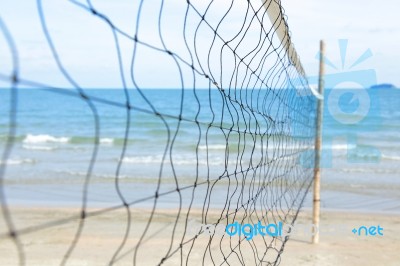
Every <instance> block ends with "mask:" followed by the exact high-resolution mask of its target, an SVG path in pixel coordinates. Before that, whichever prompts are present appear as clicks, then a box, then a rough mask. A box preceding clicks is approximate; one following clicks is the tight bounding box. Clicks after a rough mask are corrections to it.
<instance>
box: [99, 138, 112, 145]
mask: <svg viewBox="0 0 400 266" xmlns="http://www.w3.org/2000/svg"><path fill="white" fill-rule="evenodd" d="M113 143H114V139H112V138H101V139H100V144H106V145H111V144H113Z"/></svg>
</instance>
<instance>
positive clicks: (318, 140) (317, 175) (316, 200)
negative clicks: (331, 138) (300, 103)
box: [312, 40, 325, 244]
mask: <svg viewBox="0 0 400 266" xmlns="http://www.w3.org/2000/svg"><path fill="white" fill-rule="evenodd" d="M324 56H325V44H324V41H322V40H321V41H320V55H319V80H318V92H319V94H320V95H324V74H325V70H324ZM317 101H318V104H317V128H316V137H315V166H314V194H313V228H314V229H313V236H312V243H313V244H317V243H318V242H319V216H320V186H321V184H320V179H321V169H320V160H321V146H322V134H321V133H322V117H323V110H324V100H323V99H319V100H317Z"/></svg>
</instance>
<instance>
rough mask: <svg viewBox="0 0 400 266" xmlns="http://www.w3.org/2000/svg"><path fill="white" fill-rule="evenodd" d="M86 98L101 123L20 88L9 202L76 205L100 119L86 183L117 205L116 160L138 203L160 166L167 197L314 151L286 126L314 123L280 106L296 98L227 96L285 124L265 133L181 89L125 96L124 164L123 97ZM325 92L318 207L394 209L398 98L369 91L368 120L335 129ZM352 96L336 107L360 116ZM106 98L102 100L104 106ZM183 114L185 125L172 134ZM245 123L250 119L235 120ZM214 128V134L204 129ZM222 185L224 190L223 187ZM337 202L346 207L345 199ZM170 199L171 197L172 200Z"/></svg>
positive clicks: (399, 153)
mask: <svg viewBox="0 0 400 266" xmlns="http://www.w3.org/2000/svg"><path fill="white" fill-rule="evenodd" d="M85 92H86V94H87V95H88V96H89V98H91V99H94V101H93V103H94V106H95V113H97V116H96V115H94V112H93V109H91V108H90V106H89V105H88V104H87V103H86V102H85V101H84V100H82V98H80V97H77V96H76V95H65V94H59V93H55V92H52V91H46V90H19V93H18V116H17V134H16V139H15V145H14V147H13V150H12V153H11V155H10V158H9V159H8V161H7V162H2V164H5V163H6V164H7V173H6V178H5V180H6V183H8V184H9V185H8V188H7V189H8V193H9V196H10V199H11V201H13V200H14V202H15V203H21V202H26V201H30V202H38V203H40V202H42V203H45V204H49V200H48V199H54V202H74V201H79V196H78V195H79V194H80V191H81V186H80V185H79V184H81V182H82V180H83V179H84V178H85V176H86V174H87V170H88V166H89V163H90V160H91V158H92V155H93V150H94V147H95V141H96V138H95V136H96V131H95V128H96V127H95V125H96V124H95V122H96V120H95V117H98V121H97V122H98V125H99V132H98V134H99V145H98V154H97V157H96V163H95V166H94V168H93V174H92V181H93V182H94V184H95V186H97V190H96V191H94V192H93V193H94V194H93V195H92V200H93V202H96V201H97V202H114V201H117V198H116V194H115V192H110V191H108V192H107V185H106V184H107V183H109V182H113V181H114V179H115V176H116V174H117V169H118V165H119V163H120V162H122V164H121V168H120V169H119V172H118V177H119V178H120V179H121V180H123V182H125V183H126V184H125V189H127V191H132V190H135V189H136V190H138V192H135V193H136V194H137V195H136V196H132V200H135V199H138V198H140V197H141V196H145V195H147V194H146V193H147V192H148V194H149V195H151V194H152V193H154V188H155V186H156V184H157V182H158V177H159V175H160V165H161V163H162V162H164V164H165V166H164V167H163V169H162V176H163V179H162V182H163V184H164V186H163V187H162V189H161V190H163V189H164V190H165V191H168V190H170V189H173V188H174V186H175V185H174V183H175V181H174V176H177V177H178V178H179V181H180V184H181V185H185V184H186V185H188V184H192V183H193V180H194V178H196V177H197V178H198V180H199V182H205V181H207V176H210V178H218V177H219V176H221V174H223V172H224V171H225V170H228V171H230V172H232V171H233V172H234V171H235V167H238V164H237V162H238V161H239V162H241V164H240V163H239V170H237V169H236V171H240V167H243V168H247V167H248V166H249V165H252V163H253V162H255V161H257V160H260V159H261V158H262V156H263V155H264V156H265V155H266V156H267V157H269V158H274V157H277V158H278V157H282V158H283V161H285V162H286V163H277V164H276V165H272V166H271V169H272V168H273V169H275V170H276V171H278V172H279V171H284V169H285V167H287V165H290V164H295V163H298V161H297V158H292V157H290V156H288V155H287V154H289V153H290V152H291V151H296V150H298V149H307V147H310V145H312V139H309V138H304V136H307V135H310V134H312V133H310V132H311V131H310V130H312V131H313V130H314V129H312V128H307V127H302V126H300V125H299V124H297V123H293V122H291V121H289V120H287V121H286V120H285V117H287V116H289V117H296V118H299V120H301V119H303V120H304V119H314V114H312V112H311V110H310V112H309V113H310V115H309V116H308V118H303V117H301V116H300V115H296V114H294V113H292V112H294V111H291V110H290V108H288V107H285V106H284V105H283V104H279V103H280V101H278V100H276V99H283V100H282V101H283V102H284V101H285V99H289V98H291V97H292V96H293V95H292V93H295V92H293V91H288V92H285V91H284V90H281V91H278V92H274V93H272V92H270V91H267V90H265V91H261V92H259V91H255V92H247V94H246V93H244V92H243V93H242V94H240V93H236V95H233V94H232V95H231V97H232V100H234V101H237V102H245V103H246V104H247V105H248V106H251V107H253V108H254V109H257V108H258V109H260V108H261V109H262V110H264V111H265V113H268V114H270V115H271V118H272V119H274V118H275V119H277V118H278V120H281V121H285V123H282V126H279V127H278V126H276V127H271V126H270V124H271V123H268V121H265V119H264V118H262V117H261V116H260V115H258V114H253V115H250V114H249V113H244V114H241V113H236V112H235V108H234V107H235V105H236V104H238V103H235V102H233V103H232V104H231V106H226V101H224V100H223V99H224V98H223V97H222V96H221V93H220V92H219V91H211V92H209V91H208V90H197V91H196V94H194V93H193V91H191V90H185V91H184V94H183V95H182V91H181V90H165V89H164V90H144V91H143V93H144V94H145V96H146V98H147V99H148V100H149V102H150V103H151V104H149V103H148V102H146V101H145V100H144V99H143V98H142V97H140V95H139V94H138V92H137V91H131V92H130V95H129V99H130V103H131V106H133V107H134V109H133V110H132V112H131V117H130V120H129V137H128V140H127V142H126V144H127V149H126V153H125V154H124V156H123V158H122V151H123V149H122V148H123V147H124V143H125V130H126V127H127V108H126V97H125V94H124V91H122V90H86V91H85ZM258 93H259V94H258ZM275 93H276V94H275ZM330 93H332V90H327V91H326V93H325V112H324V123H323V137H324V143H323V147H324V152H323V154H324V156H325V157H324V160H323V166H324V169H323V187H324V189H325V190H326V191H327V192H326V193H325V195H326V198H325V199H324V197H323V199H322V205H323V206H325V207H327V208H350V209H359V210H364V209H368V205H371V204H373V203H376V204H378V205H377V206H378V207H377V208H378V209H380V210H388V211H400V204H399V203H398V202H399V198H400V195H399V193H398V189H400V167H398V165H399V163H400V135H399V134H398V132H399V131H400V108H399V104H398V102H399V100H398V99H400V90H397V89H391V90H369V91H368V94H369V98H370V99H371V101H370V104H369V105H370V106H369V108H368V113H367V114H366V116H365V117H364V118H363V119H361V120H360V121H359V122H358V123H356V124H347V125H346V124H343V123H340V122H338V120H337V114H335V113H334V111H332V108H330V109H329V104H330V103H329V101H328V99H329V97H330ZM9 94H10V93H9V91H8V90H0V99H1V105H0V113H1V116H0V145H1V146H3V147H4V144H5V141H6V139H7V132H8V129H9V124H8V123H9V120H8V114H9V113H8V112H9V111H8V110H9V107H10V106H9V104H10V100H9V99H10V98H9V97H10V96H9ZM351 98H352V96H351V93H350V94H349V95H347V94H344V95H343V97H341V99H340V101H339V106H340V109H341V110H343V112H344V113H346V114H347V115H349V116H357V114H354V110H355V109H357V105H359V104H360V103H359V102H357V100H355V101H353V100H352V99H351ZM96 99H102V100H101V101H96ZM274 99H275V100H274ZM104 100H105V101H108V102H107V103H104ZM307 100H308V98H307V99H306V100H304V102H302V101H300V100H299V102H300V104H299V103H296V104H297V105H296V107H297V108H300V109H301V110H302V111H303V112H304V110H305V108H311V107H312V106H311V105H310V104H309V103H308V102H307ZM181 102H182V103H183V104H181ZM229 107H230V108H229ZM135 108H136V109H135ZM223 108H224V109H223ZM137 109H140V111H138V110H137ZM222 109H223V110H224V112H221V110H222ZM154 110H156V111H157V112H159V113H161V114H163V117H164V121H163V120H162V119H160V117H159V116H156V115H154V114H153V113H154ZM180 115H181V117H182V121H181V123H179V128H178V121H179V120H178V119H177V118H178V117H179V116H180ZM243 115H244V116H245V118H246V119H243V117H241V116H243ZM244 120H245V121H246V123H244V122H243V121H244ZM195 121H198V123H196V122H195ZM237 121H239V123H237ZM256 121H261V122H258V123H257V122H256ZM210 123H211V124H213V126H212V127H209V125H210ZM232 125H235V127H234V128H232ZM221 128H222V130H221ZM231 128H232V129H233V130H234V131H233V132H232V131H231V130H230V129H231ZM168 129H169V130H168ZM177 129H178V130H177ZM235 130H237V131H239V132H240V131H244V130H246V131H247V132H258V133H263V132H268V134H269V136H268V142H265V141H261V139H260V138H258V139H257V138H256V140H255V141H254V140H253V139H252V138H251V137H250V136H249V134H242V133H238V132H235ZM229 132H230V133H229ZM228 133H229V135H228ZM302 134H303V135H302ZM227 136H228V140H229V141H228V142H227V141H226V138H227ZM265 139H266V138H265ZM265 139H264V140H265ZM171 145H172V147H173V148H172V150H169V149H167V153H165V150H166V147H167V148H171ZM253 149H254V150H253ZM252 150H253V152H252ZM170 151H172V156H170V154H169V152H170ZM196 151H197V152H196ZM227 151H229V156H227V154H228V153H227ZM238 152H239V153H238ZM238 154H240V155H241V156H240V157H238ZM164 156H165V157H164ZM171 161H173V166H171ZM281 162H282V160H281ZM174 171H175V173H174ZM28 184H29V185H28ZM60 186H62V189H60ZM219 186H220V187H221V191H223V189H224V188H223V186H224V183H223V182H221V183H219ZM138 188H140V189H138ZM60 190H63V192H61V191H60ZM136 190H135V191H136ZM198 190H199V191H201V190H202V188H199V189H198ZM128 193H129V192H128ZM222 194H223V193H222ZM99 195H100V196H99ZM343 198H345V199H347V200H346V201H343ZM349 199H350V200H349ZM173 201H174V198H173V197H172V198H171V200H170V202H173ZM221 202H222V203H223V201H221ZM379 202H380V203H379ZM222 203H221V204H222ZM306 205H307V204H306Z"/></svg>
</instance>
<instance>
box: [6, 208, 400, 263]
mask: <svg viewBox="0 0 400 266" xmlns="http://www.w3.org/2000/svg"><path fill="white" fill-rule="evenodd" d="M93 211H95V210H93ZM13 213H14V218H15V221H16V225H18V226H19V227H20V228H24V227H25V226H27V225H30V226H32V225H34V224H39V223H41V222H45V221H49V220H50V219H51V220H62V219H63V218H66V217H71V216H74V215H77V216H78V217H79V215H78V214H79V211H78V210H74V209H72V208H43V207H42V208H38V207H36V208H26V207H22V206H19V207H15V208H13ZM193 213H199V210H193ZM132 214H133V215H132V217H134V220H132V223H131V225H132V227H131V232H130V234H129V237H128V239H127V242H126V247H125V248H124V249H123V250H122V252H121V254H120V256H119V257H118V260H117V261H116V262H115V265H131V264H132V262H133V254H134V252H133V251H134V248H135V245H136V244H137V241H138V237H139V232H140V231H141V230H142V229H143V228H144V227H145V225H146V222H147V218H148V214H149V211H148V210H147V211H146V210H140V211H139V210H135V209H132ZM173 214H174V210H164V211H158V212H157V215H155V216H154V219H153V222H152V227H151V231H152V234H149V235H147V236H146V237H145V238H144V239H143V242H142V248H140V249H139V251H138V255H137V265H155V264H157V263H158V262H159V261H158V260H159V259H160V257H161V254H163V252H165V251H166V249H167V247H168V246H169V244H170V241H171V239H170V232H171V230H170V229H171V227H172V226H171V225H172V224H173V221H174V215H173ZM78 220H79V219H75V220H71V221H69V222H67V223H64V224H62V225H57V226H49V227H46V228H44V229H42V230H37V231H35V232H26V233H25V234H22V235H21V242H22V243H23V245H24V252H25V256H26V260H27V265H59V264H60V262H61V259H62V257H63V255H64V253H65V252H66V250H67V249H68V247H69V245H70V243H71V240H72V237H73V235H74V233H75V231H76V228H77V224H78V222H77V221H78ZM310 221H311V214H310V211H309V210H304V211H303V212H301V213H300V215H299V217H298V219H297V222H298V223H309V222H310ZM335 223H340V224H344V225H347V226H350V227H351V226H358V225H362V224H367V225H375V224H380V225H381V226H382V227H383V228H384V235H383V236H362V235H361V236H355V235H354V234H353V233H352V232H351V231H348V232H340V233H338V234H337V235H332V234H331V235H328V236H327V235H324V233H322V232H321V235H320V243H319V244H314V245H313V244H310V237H309V236H306V235H302V234H298V235H297V234H296V235H295V236H292V237H291V238H290V240H289V241H288V242H287V243H286V246H285V249H284V252H283V254H282V255H281V261H280V265H283V266H285V265H323V266H325V265H326V266H328V265H349V266H350V265H397V263H398V261H400V254H399V253H398V250H399V249H400V236H399V234H398V232H399V231H400V216H399V215H390V214H376V213H375V214H374V213H354V212H344V211H324V210H323V211H322V215H321V226H322V227H323V226H328V225H333V224H335ZM1 228H4V227H3V224H2V225H1ZM125 228H126V212H125V211H124V210H123V209H120V210H115V211H111V212H105V213H103V214H100V215H96V216H93V217H88V218H87V220H86V224H85V226H84V230H83V233H82V235H81V236H80V239H79V242H78V244H77V246H76V249H75V250H74V252H73V254H72V255H71V257H70V259H69V260H68V265H106V264H107V262H108V261H110V259H111V257H112V255H113V252H114V251H115V249H116V247H118V245H119V244H120V242H121V238H122V237H123V235H124V230H125ZM177 228H178V229H177V235H179V234H180V233H182V232H181V230H182V227H177ZM2 233H3V231H2ZM207 242H208V237H207V236H200V237H199V238H198V240H197V242H196V243H197V244H198V246H195V248H194V249H193V251H192V253H191V256H190V258H191V259H190V264H189V265H202V259H203V253H204V247H205V246H206V245H207ZM212 248H215V249H216V251H217V249H218V245H215V247H212ZM186 251H187V250H186V249H184V252H186ZM0 253H1V254H7V256H1V257H0V264H1V265H18V263H17V262H18V261H17V258H18V256H17V253H16V250H15V247H14V246H13V244H12V243H10V240H4V239H2V240H1V242H0ZM184 254H185V253H184ZM215 254H217V252H215ZM176 255H178V254H175V256H173V257H171V258H170V259H168V260H166V262H165V264H164V265H177V263H178V264H179V262H180V259H179V256H176ZM214 259H216V258H214ZM249 263H250V265H251V261H249ZM231 265H237V264H235V263H233V264H231Z"/></svg>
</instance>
